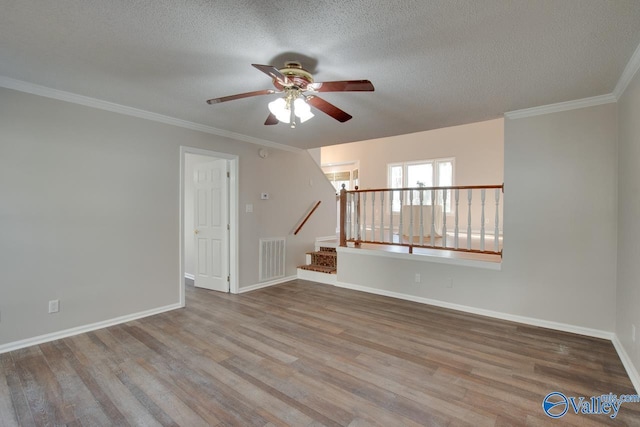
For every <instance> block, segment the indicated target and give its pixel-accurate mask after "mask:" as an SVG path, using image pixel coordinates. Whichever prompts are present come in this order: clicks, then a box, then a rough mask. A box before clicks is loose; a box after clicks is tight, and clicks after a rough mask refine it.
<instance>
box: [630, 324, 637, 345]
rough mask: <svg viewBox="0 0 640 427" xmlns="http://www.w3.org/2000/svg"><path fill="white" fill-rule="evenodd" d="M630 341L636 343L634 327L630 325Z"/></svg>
mask: <svg viewBox="0 0 640 427" xmlns="http://www.w3.org/2000/svg"><path fill="white" fill-rule="evenodd" d="M631 341H633V342H636V325H631Z"/></svg>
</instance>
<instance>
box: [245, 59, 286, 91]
mask: <svg viewBox="0 0 640 427" xmlns="http://www.w3.org/2000/svg"><path fill="white" fill-rule="evenodd" d="M251 65H253V66H254V67H256V68H257V69H258V70H260V71H262V72H263V73H265V74H266V75H268V76H269V77H271V78H272V79H274V80H277V81H278V82H280V84H281V85H282V86H286V85H289V84H291V82H290V81H289V78H288V77H287V76H285V75H284V74H282V73H281V72H280V70H278V69H277V68H276V67H274V66H273V65H260V64H251Z"/></svg>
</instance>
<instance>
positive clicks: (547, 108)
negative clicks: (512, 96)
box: [504, 93, 618, 119]
mask: <svg viewBox="0 0 640 427" xmlns="http://www.w3.org/2000/svg"><path fill="white" fill-rule="evenodd" d="M617 100H618V99H617V98H616V97H615V96H614V95H613V94H611V93H610V94H607V95H600V96H593V97H591V98H583V99H576V100H575V101H566V102H559V103H557V104H549V105H542V106H540V107H533V108H525V109H523V110H515V111H509V112H507V113H504V116H505V117H506V118H507V119H522V118H524V117H533V116H540V115H542V114H550V113H559V112H561V111H568V110H575V109H578V108H585V107H595V106H596V105H602V104H612V103H615V102H616V101H617Z"/></svg>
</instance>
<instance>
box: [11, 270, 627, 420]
mask: <svg viewBox="0 0 640 427" xmlns="http://www.w3.org/2000/svg"><path fill="white" fill-rule="evenodd" d="M552 391H559V392H562V393H564V394H565V395H566V396H576V397H579V396H584V397H587V398H588V397H591V396H599V395H602V394H608V393H610V392H611V393H614V394H617V395H621V394H635V391H634V389H633V387H632V385H631V382H630V380H629V378H628V377H627V375H626V373H625V370H624V368H623V366H622V364H621V362H620V359H619V358H618V356H617V354H616V352H615V350H614V348H613V346H612V344H611V343H610V342H608V341H606V340H600V339H594V338H586V337H582V336H578V335H572V334H568V333H563V332H555V331H550V330H546V329H542V328H536V327H529V326H524V325H520V324H516V323H510V322H506V321H500V320H495V319H489V318H484V317H480V316H475V315H470V314H465V313H460V312H456V311H451V310H446V309H442V308H437V307H431V306H427V305H422V304H417V303H412V302H407V301H401V300H397V299H391V298H386V297H381V296H376V295H370V294H366V293H360V292H355V291H350V290H345V289H341V288H336V287H332V286H327V285H320V284H316V283H312V282H305V281H301V280H296V281H292V282H289V283H286V284H283V285H279V286H274V287H270V288H265V289H262V290H258V291H254V292H251V293H247V294H243V295H228V294H221V293H216V292H212V291H205V290H200V289H194V288H193V287H190V286H188V287H187V307H186V308H185V309H181V310H175V311H172V312H168V313H164V314H160V315H157V316H153V317H148V318H145V319H141V320H137V321H133V322H129V323H126V324H122V325H118V326H114V327H110V328H106V329H102V330H98V331H95V332H91V333H86V334H82V335H77V336H74V337H70V338H65V339H61V340H58V341H54V342H51V343H47V344H42V345H39V346H34V347H30V348H26V349H22V350H17V351H14V352H11V353H5V354H1V355H0V425H2V426H12V425H24V426H30V425H69V426H80V425H136V426H152V425H182V426H200V425H211V426H230V425H233V426H277V425H290V426H320V425H326V426H347V425H348V426H354V427H356V426H369V425H374V426H385V427H388V426H400V425H406V426H418V425H420V426H425V425H427V426H431V425H434V426H436V425H449V426H454V425H456V426H457V425H469V426H493V425H499V426H504V425H531V426H538V425H575V426H589V425H635V426H638V425H640V403H624V404H622V407H621V409H620V412H619V414H618V416H617V417H616V418H615V419H611V418H609V417H607V416H606V415H575V414H573V413H572V411H569V413H567V415H565V416H564V417H562V418H561V419H560V420H553V419H551V418H549V417H547V416H546V415H545V414H544V412H543V410H542V400H543V398H544V397H545V396H546V395H547V394H548V393H550V392H552Z"/></svg>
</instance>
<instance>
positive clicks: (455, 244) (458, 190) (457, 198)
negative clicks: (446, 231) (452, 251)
mask: <svg viewBox="0 0 640 427" xmlns="http://www.w3.org/2000/svg"><path fill="white" fill-rule="evenodd" d="M454 195H455V199H456V230H455V236H454V238H453V240H454V242H453V246H454V247H455V248H456V249H458V219H459V216H460V215H459V212H458V207H459V206H458V205H459V203H460V189H458V188H456V189H455V190H454Z"/></svg>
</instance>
